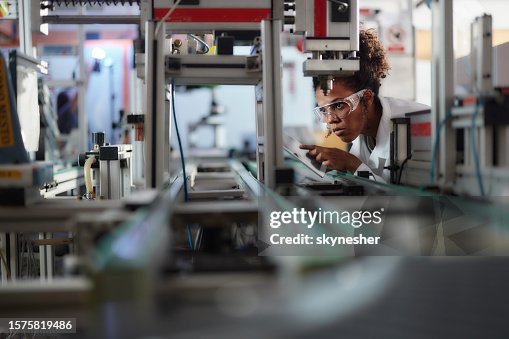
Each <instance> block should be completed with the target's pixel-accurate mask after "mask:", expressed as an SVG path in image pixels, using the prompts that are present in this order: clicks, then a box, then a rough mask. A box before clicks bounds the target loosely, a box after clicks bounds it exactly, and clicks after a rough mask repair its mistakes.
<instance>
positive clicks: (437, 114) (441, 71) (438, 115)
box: [431, 0, 456, 188]
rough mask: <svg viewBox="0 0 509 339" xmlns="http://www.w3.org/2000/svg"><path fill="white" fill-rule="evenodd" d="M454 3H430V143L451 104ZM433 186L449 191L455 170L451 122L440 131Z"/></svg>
mask: <svg viewBox="0 0 509 339" xmlns="http://www.w3.org/2000/svg"><path fill="white" fill-rule="evenodd" d="M452 8H453V1H452V0H434V1H433V3H432V8H431V9H432V18H433V46H432V47H433V48H432V55H433V59H432V65H431V66H432V88H433V91H432V93H431V95H432V98H431V104H432V107H431V119H432V120H431V123H432V140H436V138H437V133H438V126H439V125H440V123H441V122H443V121H445V119H446V116H447V114H448V112H450V110H451V107H452V104H453V101H454V49H453V11H452ZM439 138H440V139H439V141H440V143H439V145H438V151H439V156H438V157H437V158H438V163H437V164H435V166H437V169H438V171H437V173H438V175H437V177H436V179H435V181H436V183H437V184H438V185H439V186H441V187H442V188H451V187H452V184H453V181H454V176H455V168H456V134H455V131H454V129H453V128H452V125H451V122H450V121H449V122H447V123H445V124H444V126H443V127H442V129H441V131H440V136H439Z"/></svg>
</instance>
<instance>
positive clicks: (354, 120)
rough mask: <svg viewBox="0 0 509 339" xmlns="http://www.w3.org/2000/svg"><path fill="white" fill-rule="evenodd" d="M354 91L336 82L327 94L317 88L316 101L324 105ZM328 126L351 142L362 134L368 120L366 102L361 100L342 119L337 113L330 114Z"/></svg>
mask: <svg viewBox="0 0 509 339" xmlns="http://www.w3.org/2000/svg"><path fill="white" fill-rule="evenodd" d="M353 93H354V91H352V90H351V89H349V88H347V87H345V86H344V85H342V84H341V83H339V82H335V83H334V87H333V88H332V90H331V91H330V92H329V95H327V96H325V95H324V94H323V91H322V90H321V89H320V88H317V90H316V93H315V95H316V102H317V103H318V106H324V105H327V104H330V103H333V102H335V101H337V100H340V99H344V98H346V97H348V96H350V95H352V94H353ZM326 122H327V127H328V128H329V130H330V131H331V132H332V133H334V134H336V135H337V136H338V137H339V138H340V139H341V140H342V141H343V142H345V143H350V142H352V141H353V140H355V139H356V138H357V137H358V136H359V134H361V132H362V130H363V129H364V127H365V125H366V122H367V114H366V110H365V104H364V102H363V101H362V100H361V102H360V103H359V105H358V106H357V108H356V109H355V110H353V111H352V112H351V113H350V114H349V115H347V116H346V117H345V118H343V119H341V118H340V117H338V116H337V115H335V114H328V115H327V118H326Z"/></svg>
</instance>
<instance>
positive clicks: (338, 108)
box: [313, 89, 366, 123]
mask: <svg viewBox="0 0 509 339" xmlns="http://www.w3.org/2000/svg"><path fill="white" fill-rule="evenodd" d="M364 92H366V89H361V90H360V91H358V92H355V93H354V94H352V95H350V96H347V97H346V98H344V99H339V100H336V101H334V102H331V103H330V104H327V105H323V106H320V107H316V108H314V109H313V112H314V114H315V116H316V118H317V119H318V120H319V121H321V122H325V123H327V122H328V118H329V115H330V116H331V117H332V116H336V117H338V118H339V119H345V118H346V117H347V116H348V115H349V114H350V113H352V112H353V111H355V110H356V109H357V106H359V102H360V101H361V99H362V97H363V96H364Z"/></svg>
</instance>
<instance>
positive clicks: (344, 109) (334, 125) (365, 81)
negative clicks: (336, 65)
mask: <svg viewBox="0 0 509 339" xmlns="http://www.w3.org/2000/svg"><path fill="white" fill-rule="evenodd" d="M359 57H360V70H359V71H357V72H356V73H355V74H354V75H353V76H348V77H336V78H335V79H334V86H333V88H332V90H331V91H330V92H329V95H327V96H325V95H324V94H323V91H322V90H321V87H320V82H319V81H318V79H317V78H315V79H313V86H314V89H315V94H316V101H317V103H318V107H316V108H315V110H314V111H315V114H316V115H317V116H318V117H319V118H320V119H321V121H322V122H324V123H326V124H327V128H328V130H329V134H330V133H334V134H336V135H337V136H338V137H339V138H340V139H341V140H342V141H343V142H345V143H352V147H351V148H350V152H345V151H343V150H340V149H337V148H329V147H321V146H316V145H301V146H300V147H301V148H302V149H307V150H309V152H308V155H309V156H311V157H313V158H314V159H315V160H316V161H318V162H321V163H322V164H323V165H325V166H326V167H327V169H328V170H339V171H344V172H349V173H353V174H357V173H358V172H360V171H369V172H370V173H371V175H370V176H371V177H373V178H374V179H375V180H377V181H382V182H389V178H390V171H389V170H388V169H387V166H389V162H390V159H389V154H390V130H391V126H392V123H391V119H393V118H399V117H404V115H405V113H411V112H422V111H427V110H429V107H428V106H426V105H422V104H417V103H413V102H409V101H405V100H399V99H394V98H384V97H381V96H379V95H378V92H379V89H380V81H381V79H382V78H385V77H386V75H387V73H388V71H389V64H388V62H387V57H386V54H385V51H384V48H383V46H382V45H381V44H380V41H379V40H378V37H377V35H376V32H375V31H374V30H361V31H360V33H359Z"/></svg>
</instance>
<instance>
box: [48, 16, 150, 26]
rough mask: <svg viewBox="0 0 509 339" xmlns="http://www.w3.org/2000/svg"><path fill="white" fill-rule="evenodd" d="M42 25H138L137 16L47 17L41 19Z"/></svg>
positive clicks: (138, 18)
mask: <svg viewBox="0 0 509 339" xmlns="http://www.w3.org/2000/svg"><path fill="white" fill-rule="evenodd" d="M42 22H43V23H48V24H75V25H87V24H103V25H108V24H109V25H137V24H139V23H140V16H139V15H122V16H118V15H96V16H91V15H87V16H84V15H48V16H43V17H42Z"/></svg>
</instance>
